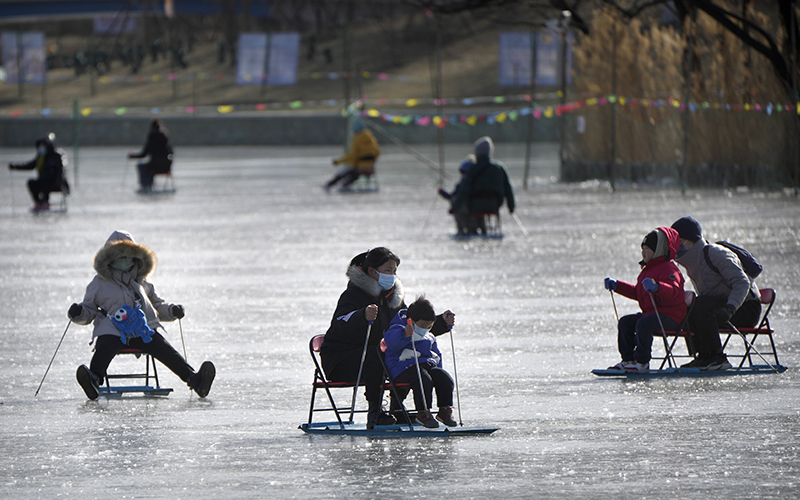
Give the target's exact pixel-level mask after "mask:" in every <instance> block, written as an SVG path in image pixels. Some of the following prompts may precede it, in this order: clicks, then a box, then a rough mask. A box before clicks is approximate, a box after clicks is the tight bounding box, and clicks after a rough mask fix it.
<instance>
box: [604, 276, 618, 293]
mask: <svg viewBox="0 0 800 500" xmlns="http://www.w3.org/2000/svg"><path fill="white" fill-rule="evenodd" d="M605 286H606V290H609V291H611V292H613V291H614V290H616V289H617V280H612V279H611V278H606V279H605Z"/></svg>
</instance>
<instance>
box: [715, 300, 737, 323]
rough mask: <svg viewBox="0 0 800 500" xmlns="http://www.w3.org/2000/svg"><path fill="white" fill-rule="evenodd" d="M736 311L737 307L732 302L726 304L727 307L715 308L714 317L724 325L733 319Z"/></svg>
mask: <svg viewBox="0 0 800 500" xmlns="http://www.w3.org/2000/svg"><path fill="white" fill-rule="evenodd" d="M735 312H736V308H735V307H733V306H732V305H731V304H726V305H725V307H720V308H719V309H715V310H714V318H716V320H717V323H719V324H721V325H724V324H725V323H727V322H728V320H730V319H731V316H733V313H735Z"/></svg>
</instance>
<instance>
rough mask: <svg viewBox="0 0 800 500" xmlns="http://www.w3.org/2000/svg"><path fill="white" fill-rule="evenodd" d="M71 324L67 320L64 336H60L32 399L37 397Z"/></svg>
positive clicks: (70, 321)
mask: <svg viewBox="0 0 800 500" xmlns="http://www.w3.org/2000/svg"><path fill="white" fill-rule="evenodd" d="M71 324H72V320H69V323H67V327H66V328H64V334H63V335H61V340H59V341H58V346H56V352H54V353H53V357H52V358H51V359H50V364H49V365H47V370H45V371H44V377H42V381H41V382H39V387H38V388H37V389H36V394H34V395H33V397H36V396H38V395H39V390H40V389H41V388H42V384H44V379H45V378H46V377H47V372H49V371H50V367H51V366H53V361H54V360H55V359H56V354H58V349H59V348H60V347H61V343H62V342H64V337H66V336H67V330H69V325H71Z"/></svg>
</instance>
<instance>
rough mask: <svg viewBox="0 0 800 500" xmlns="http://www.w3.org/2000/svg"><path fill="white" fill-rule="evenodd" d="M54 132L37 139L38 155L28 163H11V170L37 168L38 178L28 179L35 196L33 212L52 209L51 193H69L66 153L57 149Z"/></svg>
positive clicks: (32, 194)
mask: <svg viewBox="0 0 800 500" xmlns="http://www.w3.org/2000/svg"><path fill="white" fill-rule="evenodd" d="M54 139H55V135H54V134H49V135H48V136H47V137H40V138H39V139H36V157H35V158H34V159H32V160H31V161H29V162H27V163H18V164H14V163H9V164H8V168H9V170H36V174H37V176H36V178H35V179H30V180H29V181H28V191H30V193H31V198H33V203H34V205H33V208H31V211H32V212H43V211H46V210H50V193H52V192H57V191H61V192H62V193H64V195H65V196H66V195H68V194H69V183H67V178H66V175H65V174H64V167H65V165H66V162H67V160H66V155H64V153H63V152H62V151H60V150H56V148H55V145H54V144H53V140H54Z"/></svg>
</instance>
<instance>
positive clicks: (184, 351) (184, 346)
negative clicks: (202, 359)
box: [178, 318, 189, 363]
mask: <svg viewBox="0 0 800 500" xmlns="http://www.w3.org/2000/svg"><path fill="white" fill-rule="evenodd" d="M178 328H180V329H181V345H183V359H185V360H186V362H187V363H188V362H189V356H187V355H186V342H185V341H184V340H183V324H182V323H181V319H180V318H178Z"/></svg>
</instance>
